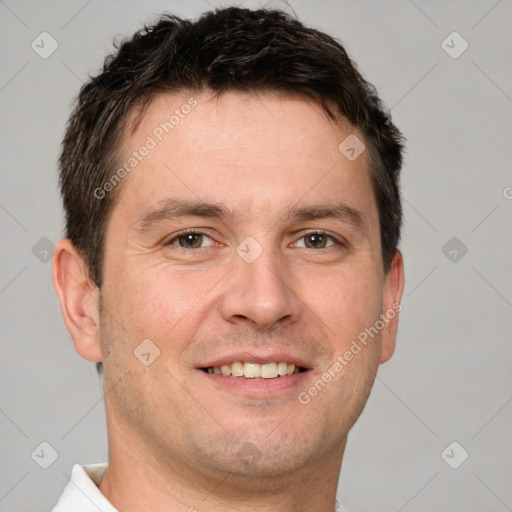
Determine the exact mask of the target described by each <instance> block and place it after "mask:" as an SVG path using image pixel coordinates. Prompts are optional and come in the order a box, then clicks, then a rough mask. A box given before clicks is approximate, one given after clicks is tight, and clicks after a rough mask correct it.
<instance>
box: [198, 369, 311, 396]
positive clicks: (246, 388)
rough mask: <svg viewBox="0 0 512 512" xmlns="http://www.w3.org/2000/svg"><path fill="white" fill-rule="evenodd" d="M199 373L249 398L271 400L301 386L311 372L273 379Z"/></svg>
mask: <svg viewBox="0 0 512 512" xmlns="http://www.w3.org/2000/svg"><path fill="white" fill-rule="evenodd" d="M198 371H199V372H200V373H201V374H202V375H203V376H204V377H206V378H207V379H209V380H210V382H211V383H212V384H215V385H217V386H219V387H221V388H223V389H226V390H228V391H231V392H234V393H239V394H241V395H243V396H245V397H247V398H269V397H273V396H279V395H283V394H285V393H287V392H290V391H291V390H293V389H295V388H297V387H298V386H299V385H301V383H302V382H303V380H304V379H305V378H306V376H307V375H308V374H309V373H310V370H306V371H304V372H299V373H293V374H291V375H285V376H283V377H275V378H273V379H246V378H245V377H231V376H229V375H217V374H215V373H208V372H205V371H203V370H198ZM301 387H302V386H301Z"/></svg>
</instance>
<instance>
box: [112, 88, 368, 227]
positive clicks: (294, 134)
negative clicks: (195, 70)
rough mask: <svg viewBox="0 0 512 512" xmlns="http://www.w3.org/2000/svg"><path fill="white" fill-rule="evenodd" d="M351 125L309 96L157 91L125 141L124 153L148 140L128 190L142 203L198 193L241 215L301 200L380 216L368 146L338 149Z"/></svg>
mask: <svg viewBox="0 0 512 512" xmlns="http://www.w3.org/2000/svg"><path fill="white" fill-rule="evenodd" d="M351 134H352V136H353V134H357V132H356V131H355V130H354V129H353V128H351V127H350V126H349V125H348V123H345V122H340V123H339V124H334V123H333V122H332V121H331V120H330V119H328V117H327V115H326V114H325V113H324V112H323V110H322V108H321V106H320V105H319V104H317V103H316V102H314V101H312V100H308V99H305V98H300V97H289V96H285V95H281V94H277V93H270V92H265V93H258V94H255V93H249V94H246V93H240V92H228V93H224V94H222V95H220V96H218V97H216V96H214V95H213V93H212V92H211V91H203V92H197V91H195V92H187V91H180V92H178V93H165V94H164V93H162V94H158V95H156V96H155V97H154V98H153V99H152V101H151V103H150V104H149V106H148V108H147V110H146V111H145V113H144V115H143V117H142V119H141V121H140V123H139V124H138V125H137V127H136V129H135V130H134V131H133V133H132V134H131V135H130V136H129V137H126V139H125V140H124V144H123V146H124V158H125V159H128V158H130V156H131V155H133V154H135V153H141V152H142V151H141V149H142V148H144V147H150V149H149V150H148V151H143V152H144V153H145V156H144V157H143V158H140V156H138V157H133V156H132V158H140V160H139V161H138V162H137V165H136V166H135V167H134V168H133V170H131V171H130V173H129V176H128V177H127V178H126V183H123V192H122V194H121V199H123V198H124V199H126V200H129V202H130V204H132V205H133V208H134V209H138V210H141V209H144V208H147V206H148V204H151V205H153V206H156V205H157V203H159V202H161V201H162V200H165V198H166V197H168V196H176V195H178V196H190V197H194V196H195V197H194V199H200V200H202V201H209V202H220V203H222V204H225V205H227V206H228V208H229V209H230V210H231V211H233V212H235V214H236V218H238V219H242V218H243V217H245V216H249V215H250V216H254V214H255V212H259V213H261V214H262V215H265V216H270V215H279V214H280V211H281V210H283V209H287V210H288V211H289V209H290V207H291V206H292V205H294V204H297V203H300V204H301V205H303V206H307V205H308V203H311V204H315V205H318V204H319V202H320V201H321V200H324V201H326V202H330V203H334V202H339V201H343V202H344V203H346V204H348V205H349V206H353V207H357V208H358V209H362V210H365V211H366V215H367V216H368V217H370V218H369V220H370V221H375V220H376V219H375V215H376V211H375V201H374V195H373V191H372V185H371V179H370V172H369V158H368V155H367V153H368V152H367V151H365V152H363V153H362V154H361V155H360V156H359V157H358V158H357V159H355V160H353V161H351V160H349V159H348V158H347V157H346V156H345V155H344V154H343V153H342V152H341V151H340V149H339V146H340V143H342V142H343V141H344V140H345V139H346V137H347V136H349V135H351ZM359 138H360V139H362V137H359ZM121 202H124V201H121ZM372 217H373V218H372ZM262 218H263V217H262Z"/></svg>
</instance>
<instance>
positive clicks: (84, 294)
mask: <svg viewBox="0 0 512 512" xmlns="http://www.w3.org/2000/svg"><path fill="white" fill-rule="evenodd" d="M52 265H53V266H52V280H53V286H54V288H55V291H56V292H57V296H58V298H59V303H60V309H61V312H62V316H63V318H64V323H65V324H66V327H67V329H68V331H69V334H70V335H71V338H73V342H74V345H75V349H76V351H77V352H78V353H79V354H80V355H81V356H82V357H83V358H85V359H87V360H88V361H95V362H98V361H101V360H102V356H101V349H100V341H99V290H98V288H97V287H96V286H95V285H94V284H93V283H92V282H91V280H90V278H89V275H88V272H87V265H86V263H85V260H84V258H83V256H82V254H81V253H80V251H79V250H78V249H77V248H76V247H75V246H74V245H73V244H72V243H71V241H70V240H69V239H62V240H60V241H59V242H58V243H57V244H56V245H55V249H54V251H53V262H52Z"/></svg>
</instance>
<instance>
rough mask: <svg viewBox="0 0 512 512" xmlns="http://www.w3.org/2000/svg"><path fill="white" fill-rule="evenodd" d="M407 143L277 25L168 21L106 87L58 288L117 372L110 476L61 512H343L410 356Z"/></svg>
mask: <svg viewBox="0 0 512 512" xmlns="http://www.w3.org/2000/svg"><path fill="white" fill-rule="evenodd" d="M401 163H402V138H401V135H400V133H399V131H398V130H397V129H396V127H395V126H394V125H393V124H392V123H391V120H390V119H389V117H388V116H387V114H385V112H384V111H383V109H382V107H381V104H380V102H379V100H378V98H377V96H376V94H375V91H374V89H373V88H372V87H371V86H370V85H369V84H368V83H367V82H365V81H364V79H363V78H362V77H361V76H360V74H359V73H358V72H357V70H356V69H355V66H354V65H353V63H352V62H351V61H350V59H349V58H348V56H347V54H346V53H345V51H344V49H343V48H342V46H341V45H340V44H339V43H338V42H336V41H335V40H334V39H332V38H331V37H329V36H327V35H325V34H323V33H321V32H318V31H316V30H313V29H310V28H306V27H304V26H303V25H302V24H301V23H300V22H298V21H296V20H294V19H292V18H290V17H288V16H287V15H285V14H284V13H281V12H278V11H267V10H257V11H251V10H247V9H240V8H227V9H222V10H217V11H215V12H209V13H206V14H205V15H203V16H202V17H201V18H200V19H199V20H197V21H195V22H191V21H185V20H181V19H179V18H176V17H173V16H163V17H162V18H161V19H160V20H159V21H158V23H156V24H155V25H153V26H151V27H149V28H146V29H144V30H143V31H141V32H139V33H137V34H135V35H134V36H133V37H132V38H131V39H130V40H127V41H125V42H124V43H123V44H122V45H121V46H120V47H119V48H118V50H117V53H116V54H115V55H113V56H110V57H109V58H107V60H106V62H105V66H104V68H103V71H102V72H101V73H100V74H99V76H97V77H96V78H93V79H91V80H90V81H89V82H88V83H86V84H85V85H84V86H83V88H82V90H81V92H80V95H79V98H78V103H77V106H76V108H75V110H74V112H73V114H72V116H71V119H70V121H69V124H68V127H67V132H66V135H65V138H64V142H63V147H62V155H61V158H60V169H61V181H60V183H61V189H62V195H63V200H64V207H65V211H66V221H67V238H66V239H63V240H61V241H60V242H59V243H58V244H57V246H56V249H55V252H54V258H53V262H54V263H53V280H54V285H55V288H56V291H57V294H58V297H59V301H60V304H61V309H62V314H63V317H64V321H65V323H66V326H67V328H68V330H69V332H70V334H71V336H72V338H73V341H74V344H75V348H76V350H77V352H78V353H79V354H80V355H81V356H82V357H84V358H86V359H87V360H90V361H95V362H96V363H98V368H99V370H100V371H102V372H103V378H104V393H105V406H106V415H107V427H108V441H109V460H108V465H107V464H99V465H92V466H85V467H83V466H80V465H75V467H74V468H73V473H72V482H70V483H69V485H68V487H67V488H66V490H65V491H64V494H63V496H62V497H61V499H60V501H59V503H58V504H57V506H56V507H55V508H54V511H55V512H61V511H62V512H63V511H68V512H69V511H70V510H73V512H85V511H89V510H91V511H92V510H95V511H96V510H98V509H99V510H102V511H103V512H106V511H114V510H119V511H122V512H131V511H137V512H143V511H154V510H169V511H178V510H188V511H195V510H197V511H202V510H204V511H206V510H207V511H210V512H216V511H228V510H233V511H235V510H236V511H254V510H260V511H270V510H272V511H276V510H278V511H282V512H288V511H296V510H304V511H306V510H307V511H309V512H320V511H321V512H325V511H329V512H331V511H333V510H335V507H337V509H338V510H339V509H341V508H340V506H339V505H336V489H337V483H338V477H339V472H340V467H341V461H342V458H343V453H344V449H345V445H346V441H347V435H348V432H349V430H350V429H351V427H352V426H353V425H354V423H355V421H356V420H357V418H358V416H359V415H360V413H361V411H362V409H363V407H364V405H365V403H366V400H367V398H368V395H369V393H370V390H371V387H372V385H373V382H374V379H375V374H376V371H377V368H378V365H379V364H380V363H383V362H385V361H386V360H388V359H389V358H390V357H391V355H392V353H393V350H394V345H395V337H396V332H397V325H398V311H399V310H400V308H401V307H400V298H401V295H402V290H403V285H404V276H403V263H402V256H401V253H400V251H399V250H398V249H397V244H398V241H399V238H400V226H401V217H402V214H401V205H400V197H399V190H398V176H399V171H400V168H401Z"/></svg>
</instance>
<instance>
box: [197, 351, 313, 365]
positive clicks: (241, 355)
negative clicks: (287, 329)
mask: <svg viewBox="0 0 512 512" xmlns="http://www.w3.org/2000/svg"><path fill="white" fill-rule="evenodd" d="M244 361H245V362H249V363H259V364H264V363H271V362H275V363H282V362H286V363H292V364H294V365H295V366H298V367H301V368H305V369H309V368H310V366H309V365H308V363H307V362H306V361H305V359H303V358H301V357H297V356H295V355H292V354H290V353H289V352H285V351H279V352H277V351H273V352H267V353H263V352H249V351H247V350H245V351H240V352H230V353H229V354H225V355H222V356H217V357H216V358H215V359H211V360H209V361H207V362H206V363H204V364H203V363H201V364H199V366H198V368H213V367H214V366H221V365H223V364H231V363H235V362H244Z"/></svg>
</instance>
